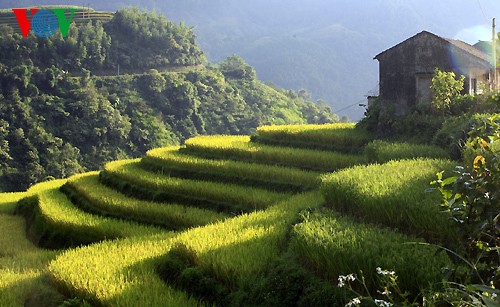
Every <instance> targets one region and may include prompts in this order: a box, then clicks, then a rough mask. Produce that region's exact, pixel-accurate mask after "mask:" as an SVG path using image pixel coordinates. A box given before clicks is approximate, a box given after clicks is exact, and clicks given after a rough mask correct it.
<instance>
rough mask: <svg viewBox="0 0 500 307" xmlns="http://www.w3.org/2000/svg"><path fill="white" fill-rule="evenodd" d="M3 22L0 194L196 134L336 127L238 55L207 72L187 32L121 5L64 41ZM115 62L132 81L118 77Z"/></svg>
mask: <svg viewBox="0 0 500 307" xmlns="http://www.w3.org/2000/svg"><path fill="white" fill-rule="evenodd" d="M0 27H1V29H0V54H1V55H2V56H1V57H0V190H6V191H14V190H24V189H25V188H26V187H28V186H29V185H31V184H33V183H35V182H39V181H42V180H44V179H46V178H47V177H50V176H52V177H56V178H59V177H66V176H69V175H71V174H74V173H77V172H82V171H85V170H94V169H98V168H100V167H101V166H103V164H104V163H105V162H107V161H110V160H115V159H121V158H125V157H135V156H139V155H142V154H144V153H145V152H146V151H147V150H148V149H150V148H153V147H158V146H165V145H169V144H178V143H182V142H183V140H184V139H186V138H189V137H192V136H195V135H199V134H215V133H217V134H249V133H252V132H253V131H254V130H255V128H256V127H257V126H260V125H263V124H272V123H276V124H280V123H327V122H333V121H336V120H338V118H337V116H336V115H334V114H332V113H331V110H330V109H329V108H328V107H324V106H318V105H316V104H315V103H312V102H310V101H309V98H308V97H307V95H305V94H304V93H300V94H297V93H295V92H293V91H286V90H282V89H278V88H273V87H269V86H267V85H265V84H263V83H262V82H260V81H258V80H257V78H256V73H255V70H254V69H253V68H252V67H250V66H249V65H248V64H246V63H245V62H244V61H243V60H242V59H241V58H239V57H236V56H232V57H230V58H228V59H227V60H226V61H224V62H222V63H220V64H219V65H217V66H212V65H207V66H205V65H204V64H205V57H204V54H203V52H202V51H201V50H200V49H199V48H198V46H197V45H196V43H195V37H194V34H193V32H192V30H191V28H189V27H187V26H185V25H183V24H180V25H177V24H174V23H172V22H169V21H168V20H166V19H165V17H163V16H160V15H156V14H154V13H147V12H143V11H139V10H138V9H122V10H119V11H118V12H117V13H115V14H114V17H113V18H112V19H111V20H110V21H108V22H106V23H101V22H100V21H97V22H92V21H91V22H90V23H88V24H84V25H81V26H78V27H76V26H74V25H73V26H71V27H70V31H69V34H68V36H67V37H65V38H63V37H62V35H61V34H60V33H56V34H55V35H54V36H52V37H50V38H48V39H47V38H39V37H36V36H35V35H33V34H30V35H29V36H28V37H26V38H24V37H22V35H21V34H20V33H18V32H19V31H18V30H17V29H12V28H10V27H8V26H5V25H3V26H0ZM202 64H203V65H202ZM118 65H120V69H121V70H122V71H123V70H125V71H127V70H129V71H134V72H135V74H131V75H124V74H123V73H122V74H121V75H119V76H117V75H116V73H117V68H118V67H117V66H118ZM172 67H175V71H179V70H181V72H173V69H172ZM183 67H184V68H183ZM110 71H112V72H113V74H115V75H114V76H104V75H105V74H106V72H110Z"/></svg>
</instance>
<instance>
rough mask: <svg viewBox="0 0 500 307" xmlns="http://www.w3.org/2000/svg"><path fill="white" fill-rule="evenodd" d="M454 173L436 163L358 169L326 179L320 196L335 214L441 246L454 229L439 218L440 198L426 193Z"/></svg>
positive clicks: (446, 163)
mask: <svg viewBox="0 0 500 307" xmlns="http://www.w3.org/2000/svg"><path fill="white" fill-rule="evenodd" d="M453 167H454V163H453V162H451V161H448V160H439V159H415V160H402V161H391V162H388V163H386V164H375V165H368V166H357V167H354V168H350V169H346V170H342V171H339V172H337V173H333V174H330V175H325V176H324V177H323V184H322V187H321V190H322V191H323V193H324V195H325V198H326V201H327V205H328V206H330V207H332V208H334V209H335V210H338V211H339V212H342V213H344V214H347V215H350V216H354V217H356V218H360V219H361V220H363V221H365V222H370V223H376V224H379V225H383V226H386V227H392V228H397V229H400V230H401V231H402V232H404V233H409V234H412V235H415V236H421V237H424V238H426V239H427V240H430V242H435V243H445V242H447V241H448V240H452V239H454V238H455V230H456V229H455V228H454V227H452V224H451V221H450V220H449V219H448V217H447V216H446V215H444V214H443V213H441V209H440V207H439V204H440V203H441V197H440V195H439V194H438V193H437V192H435V193H426V190H427V189H428V188H429V187H430V184H429V183H430V182H431V181H432V180H434V179H435V178H436V173H438V172H439V171H441V170H443V169H446V170H449V171H451V170H453Z"/></svg>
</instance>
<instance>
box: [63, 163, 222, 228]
mask: <svg viewBox="0 0 500 307" xmlns="http://www.w3.org/2000/svg"><path fill="white" fill-rule="evenodd" d="M67 185H68V186H69V187H70V188H71V189H72V190H74V191H75V192H76V193H77V194H78V195H79V196H80V198H83V199H80V201H85V202H87V203H89V205H90V206H91V207H92V209H93V210H96V211H98V212H99V213H100V215H108V216H114V217H118V218H123V219H130V220H134V221H138V222H143V223H146V224H153V225H159V226H166V227H168V228H170V229H182V228H188V227H196V226H202V225H206V224H210V223H214V222H217V221H220V220H224V219H226V218H227V215H225V214H222V213H218V212H214V211H210V210H203V209H198V208H192V207H186V206H182V205H178V204H173V203H155V202H150V201H143V200H138V199H135V198H130V197H127V196H125V195H123V194H121V193H119V192H117V191H115V190H113V189H111V188H109V187H106V186H104V185H102V184H100V183H99V173H98V172H92V173H86V174H81V175H76V176H73V177H71V178H69V179H68V183H67Z"/></svg>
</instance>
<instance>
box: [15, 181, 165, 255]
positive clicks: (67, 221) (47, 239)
mask: <svg viewBox="0 0 500 307" xmlns="http://www.w3.org/2000/svg"><path fill="white" fill-rule="evenodd" d="M64 182H65V180H59V181H55V182H48V183H42V184H39V185H38V186H35V187H33V188H32V189H30V190H29V191H28V192H30V191H31V192H33V191H37V194H35V195H34V196H32V197H31V198H28V199H25V200H24V201H23V202H21V203H20V204H19V206H18V210H19V211H20V212H22V213H23V214H24V215H25V216H26V217H28V218H29V219H32V220H33V223H32V224H31V225H29V227H30V230H31V233H32V235H33V236H34V237H35V238H36V239H37V240H38V241H39V244H41V245H44V246H49V247H60V246H68V245H69V246H73V245H79V244H89V243H93V242H97V241H102V240H105V239H112V238H121V237H128V236H133V235H145V234H152V233H159V232H162V230H160V229H157V228H153V227H145V226H141V225H138V224H136V223H132V222H125V221H121V220H116V219H110V218H103V217H100V216H97V215H93V214H89V213H86V212H83V211H81V210H79V209H78V208H76V207H75V206H74V205H73V204H72V203H71V201H70V200H69V199H68V198H67V197H66V195H64V194H63V193H61V192H60V191H59V188H60V187H61V185H62V184H64Z"/></svg>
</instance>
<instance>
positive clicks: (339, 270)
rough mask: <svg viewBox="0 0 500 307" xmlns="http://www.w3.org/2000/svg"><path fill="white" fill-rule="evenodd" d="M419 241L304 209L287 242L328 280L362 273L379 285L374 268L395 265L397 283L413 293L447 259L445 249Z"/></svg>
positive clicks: (437, 276)
mask: <svg viewBox="0 0 500 307" xmlns="http://www.w3.org/2000/svg"><path fill="white" fill-rule="evenodd" d="M418 241H419V240H417V239H416V238H414V237H409V236H406V235H402V234H400V233H397V232H394V231H391V230H389V229H387V228H378V227H375V226H373V225H364V224H359V223H356V222H354V221H352V220H350V219H347V218H344V217H340V216H338V214H335V213H333V212H328V211H323V212H314V213H312V214H310V213H306V214H304V220H303V222H301V223H299V224H297V225H295V226H294V228H293V231H292V240H291V243H290V246H291V249H292V250H293V251H294V252H296V253H297V254H298V255H299V258H300V259H301V262H302V263H304V265H306V266H307V267H308V268H310V269H311V270H313V271H315V272H316V273H317V274H319V275H320V276H323V277H324V278H326V279H328V280H330V281H332V282H337V278H338V276H339V275H344V276H345V275H348V274H351V273H354V274H356V275H358V276H360V275H361V274H362V275H363V276H364V278H365V282H366V285H367V286H368V289H377V288H378V287H377V286H378V278H377V274H376V268H377V267H382V268H384V269H388V270H391V271H396V272H397V274H398V284H399V286H401V288H402V289H405V290H408V291H410V292H411V293H412V295H413V297H415V296H417V295H418V294H419V293H420V292H421V291H422V290H425V289H429V288H431V287H433V286H434V287H436V285H437V284H439V283H440V282H441V278H442V276H441V273H440V271H441V268H442V267H444V266H446V265H450V263H449V260H448V258H447V257H446V255H445V254H444V253H441V254H436V251H437V249H436V248H431V247H429V246H423V245H419V244H418ZM364 290H365V289H363V292H364ZM372 294H373V293H372Z"/></svg>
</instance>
